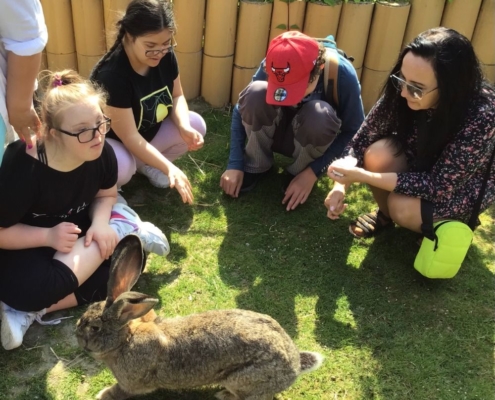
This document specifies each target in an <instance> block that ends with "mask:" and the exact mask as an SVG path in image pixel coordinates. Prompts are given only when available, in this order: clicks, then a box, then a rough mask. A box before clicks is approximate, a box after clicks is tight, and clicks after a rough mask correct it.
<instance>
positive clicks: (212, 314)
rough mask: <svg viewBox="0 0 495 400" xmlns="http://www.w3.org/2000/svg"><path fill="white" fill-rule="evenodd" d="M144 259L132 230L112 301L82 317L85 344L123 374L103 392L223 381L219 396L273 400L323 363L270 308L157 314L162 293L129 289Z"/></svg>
mask: <svg viewBox="0 0 495 400" xmlns="http://www.w3.org/2000/svg"><path fill="white" fill-rule="evenodd" d="M141 264H142V249H141V242H140V240H139V238H138V237H137V236H134V235H129V236H127V237H125V238H124V239H123V240H122V241H121V242H120V243H119V245H118V246H117V248H116V250H115V252H114V256H113V264H112V269H111V275H110V280H109V282H108V297H107V300H106V302H100V303H96V304H93V305H91V306H89V308H88V310H87V311H86V312H85V313H84V315H83V316H82V317H81V319H80V320H79V321H78V323H77V330H76V334H77V340H78V342H79V345H80V346H81V347H82V348H83V349H85V350H87V351H89V352H90V353H91V354H92V355H93V356H94V357H95V358H97V359H99V360H102V361H103V362H104V363H105V364H106V365H107V366H108V367H109V368H110V369H111V371H112V372H113V374H114V375H115V378H117V382H118V383H116V384H115V385H113V386H111V387H109V388H105V389H103V390H102V391H101V392H100V393H99V394H98V396H97V398H98V399H104V400H106V399H113V400H120V399H127V398H129V397H131V396H134V395H138V394H144V393H149V392H152V391H154V390H156V389H159V388H167V389H186V388H194V387H199V386H203V385H210V384H217V385H221V386H223V387H224V388H225V390H222V391H220V392H219V393H217V395H216V397H217V398H218V399H221V400H254V399H256V400H272V399H273V396H274V395H275V394H276V393H278V392H281V391H283V390H285V389H287V388H288V387H289V386H290V385H292V383H294V381H295V380H296V378H297V377H298V376H299V375H300V374H302V373H305V372H310V371H312V370H314V369H317V368H318V367H319V366H320V364H321V362H322V360H323V357H322V356H321V355H320V354H319V353H313V352H306V351H303V352H301V351H299V350H298V349H297V347H296V346H295V344H294V342H293V341H292V340H291V338H290V337H289V336H288V335H287V333H286V332H285V331H284V329H283V328H282V327H281V326H280V325H279V324H278V323H277V321H275V320H274V319H273V318H271V317H269V316H268V315H263V314H258V313H255V312H251V311H245V310H221V311H209V312H205V313H202V314H195V315H190V316H187V317H177V318H167V319H162V318H160V317H157V316H156V314H155V313H154V311H153V310H152V308H153V306H154V305H155V304H156V303H157V302H158V300H157V299H153V298H151V297H149V296H147V295H145V294H141V293H137V292H130V291H129V290H130V289H131V288H132V286H133V285H134V283H135V282H136V280H137V279H138V277H139V274H140V273H141V266H142V265H141Z"/></svg>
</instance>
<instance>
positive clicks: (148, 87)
mask: <svg viewBox="0 0 495 400" xmlns="http://www.w3.org/2000/svg"><path fill="white" fill-rule="evenodd" d="M178 75H179V66H178V64H177V58H176V57H175V54H174V52H173V51H171V52H169V53H167V54H166V55H165V57H163V58H162V59H161V60H160V63H159V64H158V65H157V66H156V67H152V68H150V69H149V71H148V73H147V74H146V76H142V75H139V74H138V73H137V72H135V71H134V70H133V69H132V67H131V64H130V62H129V58H128V57H127V54H126V53H125V51H124V49H123V48H122V46H119V47H118V48H117V50H116V51H115V52H114V53H113V54H112V55H111V57H110V59H109V60H107V62H106V63H105V64H104V65H103V66H102V68H101V69H100V71H98V73H97V74H96V77H95V80H96V82H98V83H99V84H100V85H102V86H103V87H104V88H105V89H106V91H107V92H108V94H109V99H108V105H110V106H112V107H116V108H132V112H133V114H134V121H135V122H136V127H137V128H138V131H139V133H140V134H141V135H142V136H143V137H144V138H145V139H146V140H147V141H148V142H150V141H151V140H152V139H153V138H154V137H155V135H156V133H157V132H158V129H159V128H160V124H161V122H162V121H163V120H164V119H165V118H166V117H167V116H168V114H169V113H170V110H171V109H172V102H173V98H172V93H173V91H174V80H175V79H176V78H177V76H178ZM108 137H110V138H112V139H117V140H120V139H119V138H118V137H117V136H116V135H115V133H114V132H113V131H110V132H109V133H108Z"/></svg>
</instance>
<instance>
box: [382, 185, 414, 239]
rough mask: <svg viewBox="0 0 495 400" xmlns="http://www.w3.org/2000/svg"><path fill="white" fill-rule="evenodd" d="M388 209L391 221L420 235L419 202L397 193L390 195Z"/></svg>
mask: <svg viewBox="0 0 495 400" xmlns="http://www.w3.org/2000/svg"><path fill="white" fill-rule="evenodd" d="M388 209H389V212H390V216H391V217H392V219H393V220H394V221H395V222H396V223H397V224H399V225H400V226H402V227H404V228H407V229H410V230H411V231H414V232H418V233H421V223H422V218H421V200H420V199H417V198H415V197H409V196H405V195H403V194H399V193H390V195H389V196H388Z"/></svg>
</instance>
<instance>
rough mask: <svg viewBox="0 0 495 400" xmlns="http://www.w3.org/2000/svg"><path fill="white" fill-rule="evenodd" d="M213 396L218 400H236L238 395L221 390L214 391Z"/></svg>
mask: <svg viewBox="0 0 495 400" xmlns="http://www.w3.org/2000/svg"><path fill="white" fill-rule="evenodd" d="M215 397H216V398H217V399H218V400H238V397H237V396H236V395H235V394H233V393H231V392H229V391H228V390H222V391H221V392H218V393H216V394H215Z"/></svg>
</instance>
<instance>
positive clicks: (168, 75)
mask: <svg viewBox="0 0 495 400" xmlns="http://www.w3.org/2000/svg"><path fill="white" fill-rule="evenodd" d="M117 28H118V34H117V39H116V40H115V43H114V45H113V46H112V47H111V48H110V49H109V51H108V52H107V54H105V55H104V56H103V58H102V59H101V60H100V61H99V62H98V63H97V65H96V66H95V68H94V70H93V71H92V73H91V79H93V80H95V81H96V82H98V83H99V84H101V85H102V86H103V87H104V88H105V89H106V90H107V92H108V94H109V100H108V105H109V107H108V111H107V112H108V116H109V117H110V118H111V119H112V126H111V130H110V132H109V133H108V137H109V138H110V140H108V141H109V143H110V144H111V145H112V147H113V148H114V150H115V154H116V156H117V161H118V168H119V178H118V181H117V185H118V186H119V187H120V186H122V185H124V184H126V183H127V182H129V180H130V179H131V177H132V175H133V174H134V173H135V172H136V168H137V171H138V172H139V173H141V174H143V175H145V176H146V177H147V178H148V179H149V181H150V183H151V184H152V185H153V186H156V187H159V188H166V187H169V186H170V187H173V188H175V189H177V190H178V192H179V193H180V195H181V197H182V201H183V202H184V203H189V204H191V203H192V201H193V195H192V189H191V184H190V182H189V180H188V179H187V177H186V175H185V174H184V173H183V172H182V171H181V170H180V169H179V168H177V167H176V166H175V165H174V164H173V163H172V162H173V161H174V160H175V159H177V158H178V157H179V156H181V155H183V154H185V153H186V152H187V151H188V150H198V149H200V148H201V147H202V146H203V136H204V135H205V133H206V125H205V122H204V120H203V118H201V116H200V115H198V114H196V113H194V112H191V111H189V110H188V107H187V102H186V99H185V98H184V94H183V92H182V86H181V81H180V76H179V68H178V65H177V59H176V57H175V54H174V51H173V48H174V46H175V41H174V33H175V30H176V26H175V21H174V15H173V13H172V5H171V4H170V2H169V1H167V0H133V1H131V2H130V4H129V5H128V7H127V10H126V13H125V15H124V16H123V17H122V19H121V20H120V21H118V22H117Z"/></svg>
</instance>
